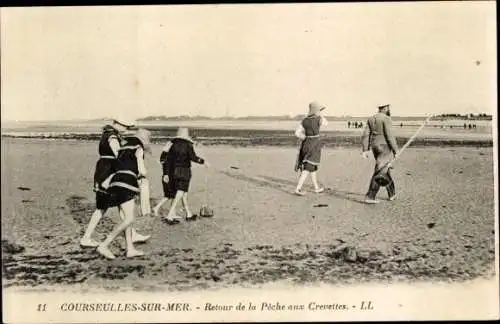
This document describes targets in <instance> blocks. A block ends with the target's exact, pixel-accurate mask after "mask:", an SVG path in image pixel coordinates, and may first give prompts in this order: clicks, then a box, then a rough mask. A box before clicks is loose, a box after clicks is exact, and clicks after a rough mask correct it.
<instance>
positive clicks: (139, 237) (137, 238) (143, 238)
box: [132, 232, 151, 243]
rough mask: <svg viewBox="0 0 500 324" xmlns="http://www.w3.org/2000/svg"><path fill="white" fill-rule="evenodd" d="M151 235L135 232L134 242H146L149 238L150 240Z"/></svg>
mask: <svg viewBox="0 0 500 324" xmlns="http://www.w3.org/2000/svg"><path fill="white" fill-rule="evenodd" d="M150 237H151V235H141V234H139V233H137V232H135V233H134V234H133V235H132V242H134V243H142V242H146V241H147V240H149V238H150Z"/></svg>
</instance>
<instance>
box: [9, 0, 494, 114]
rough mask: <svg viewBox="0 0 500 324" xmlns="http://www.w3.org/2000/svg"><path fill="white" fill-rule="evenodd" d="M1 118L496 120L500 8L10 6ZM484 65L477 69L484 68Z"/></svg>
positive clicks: (449, 5) (399, 4)
mask: <svg viewBox="0 0 500 324" xmlns="http://www.w3.org/2000/svg"><path fill="white" fill-rule="evenodd" d="M1 23H2V25H1V28H2V30H1V41H2V43H1V62H2V66H1V73H2V74H1V76H2V80H1V81H2V82H1V86H2V89H1V90H2V93H1V95H2V97H1V100H2V116H1V117H2V119H3V120H53V119H73V118H78V119H87V118H100V117H112V116H116V115H124V114H126V115H129V117H133V118H136V117H140V116H147V115H166V116H174V115H180V114H186V115H197V114H199V115H208V116H223V115H226V114H229V115H232V116H246V115H288V114H292V115H296V114H302V113H305V112H306V110H307V105H308V103H309V102H310V101H312V100H317V101H319V102H321V103H324V104H325V105H326V106H327V107H328V111H327V115H333V116H341V115H352V116H365V115H368V114H372V113H373V112H375V110H376V106H377V105H379V104H386V103H390V104H392V109H393V115H424V114H430V113H432V114H437V113H447V112H458V113H464V112H474V113H478V112H487V113H494V112H496V105H497V102H496V79H497V78H496V64H497V63H496V16H495V2H494V1H490V2H442V3H441V2H420V3H403V2H394V3H330V4H248V5H243V4H240V5H196V6H194V5H190V6H115V7H59V8H57V7H28V8H2V9H1ZM476 61H480V64H479V65H478V64H476Z"/></svg>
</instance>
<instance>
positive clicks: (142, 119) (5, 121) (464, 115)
mask: <svg viewBox="0 0 500 324" xmlns="http://www.w3.org/2000/svg"><path fill="white" fill-rule="evenodd" d="M305 115H306V114H297V115H294V116H290V115H248V116H205V115H175V116H165V115H163V116H160V115H150V116H143V117H138V118H136V119H135V120H137V121H145V120H144V119H146V118H160V119H177V120H190V119H213V120H231V119H236V120H237V119H249V118H282V120H294V119H296V118H297V117H301V116H305ZM372 115H373V114H367V115H357V116H356V115H352V116H351V115H340V116H339V115H325V118H332V119H345V118H353V119H356V118H367V117H370V116H372ZM443 115H445V116H443ZM446 115H448V116H446ZM453 115H457V116H453ZM468 115H471V113H443V114H437V115H434V116H435V117H447V118H454V117H466V116H468ZM472 115H473V116H474V117H480V115H483V117H492V116H493V115H492V114H488V113H484V112H483V113H472ZM484 115H486V116H484ZM427 116H429V115H425V114H422V115H393V116H391V118H425V117H427ZM105 120H113V117H96V118H72V119H31V120H20V119H11V120H6V119H4V118H2V120H1V123H2V124H4V123H36V122H92V121H95V122H97V121H105Z"/></svg>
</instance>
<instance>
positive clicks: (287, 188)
mask: <svg viewBox="0 0 500 324" xmlns="http://www.w3.org/2000/svg"><path fill="white" fill-rule="evenodd" d="M219 172H220V173H222V174H224V175H226V176H228V177H231V178H233V179H237V180H243V181H247V182H250V183H252V184H255V185H257V186H259V187H264V188H272V189H276V190H279V191H282V192H284V193H286V194H289V195H292V196H295V195H294V193H293V189H294V188H295V186H296V183H295V182H293V181H290V180H286V179H280V178H275V177H271V176H266V175H258V176H250V175H244V174H242V173H235V172H229V171H219ZM325 194H327V195H330V196H334V197H336V198H340V199H345V200H349V201H352V202H355V203H358V204H364V195H361V194H359V193H356V192H351V191H346V190H337V189H333V188H326V190H325Z"/></svg>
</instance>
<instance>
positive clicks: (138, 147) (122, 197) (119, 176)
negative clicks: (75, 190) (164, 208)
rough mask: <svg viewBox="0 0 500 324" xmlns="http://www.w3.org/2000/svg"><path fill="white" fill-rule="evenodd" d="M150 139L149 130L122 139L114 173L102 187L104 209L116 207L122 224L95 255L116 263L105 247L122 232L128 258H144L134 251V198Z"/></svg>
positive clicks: (141, 175) (138, 191) (138, 189)
mask: <svg viewBox="0 0 500 324" xmlns="http://www.w3.org/2000/svg"><path fill="white" fill-rule="evenodd" d="M150 136H151V135H150V132H149V131H148V130H145V129H138V130H137V132H136V133H135V135H134V136H128V137H127V138H126V139H125V141H124V142H125V143H123V145H122V147H121V148H120V152H119V153H118V156H117V158H116V172H115V173H114V174H113V175H112V176H111V177H110V178H109V184H108V185H106V186H105V189H106V192H107V201H106V206H107V207H118V208H119V211H120V214H121V215H120V216H121V219H122V222H121V223H119V224H118V225H116V226H115V228H114V229H113V230H112V231H111V233H109V234H108V236H107V237H106V239H105V240H104V241H103V242H102V243H101V244H100V245H99V246H98V247H97V252H99V253H100V254H102V255H103V256H105V257H106V258H108V259H115V255H114V254H113V253H112V252H111V251H110V250H109V248H108V247H109V245H110V244H111V242H113V241H114V240H115V239H116V237H117V236H118V235H119V234H121V233H122V232H125V242H126V245H127V257H128V258H132V257H136V256H142V255H144V252H142V251H140V250H137V249H136V248H135V247H134V237H133V228H132V224H133V222H134V220H135V198H136V196H137V195H139V193H140V184H139V181H140V179H141V178H143V177H146V174H147V171H146V167H145V165H144V152H145V151H148V150H149V145H150Z"/></svg>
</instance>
